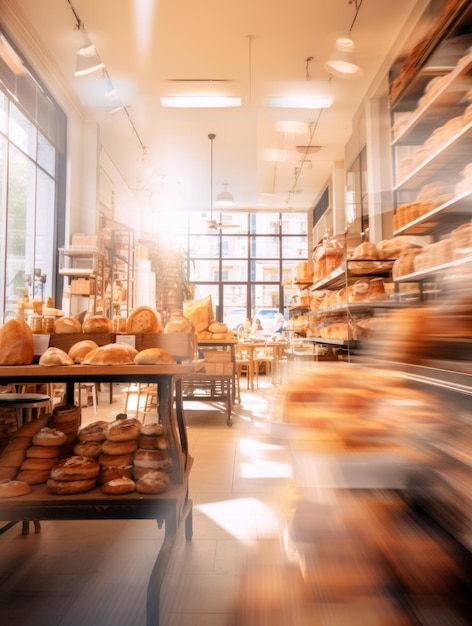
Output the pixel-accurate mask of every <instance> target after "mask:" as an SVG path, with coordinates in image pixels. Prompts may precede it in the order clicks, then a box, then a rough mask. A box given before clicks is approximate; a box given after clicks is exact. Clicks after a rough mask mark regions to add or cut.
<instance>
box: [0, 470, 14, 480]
mask: <svg viewBox="0 0 472 626" xmlns="http://www.w3.org/2000/svg"><path fill="white" fill-rule="evenodd" d="M17 473H18V468H17V467H0V480H13V479H14V478H16V475H17Z"/></svg>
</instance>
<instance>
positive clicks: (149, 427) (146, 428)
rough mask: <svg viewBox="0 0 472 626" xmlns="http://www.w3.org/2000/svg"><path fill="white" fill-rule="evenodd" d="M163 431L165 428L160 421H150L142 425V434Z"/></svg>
mask: <svg viewBox="0 0 472 626" xmlns="http://www.w3.org/2000/svg"><path fill="white" fill-rule="evenodd" d="M163 433H164V429H163V427H162V424H161V423H160V422H149V423H148V424H143V425H142V427H141V434H142V435H162V434H163Z"/></svg>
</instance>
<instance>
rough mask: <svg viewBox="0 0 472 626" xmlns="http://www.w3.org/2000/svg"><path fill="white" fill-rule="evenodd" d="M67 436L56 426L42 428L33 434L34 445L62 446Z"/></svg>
mask: <svg viewBox="0 0 472 626" xmlns="http://www.w3.org/2000/svg"><path fill="white" fill-rule="evenodd" d="M66 439H67V436H66V434H65V433H63V432H62V431H61V430H57V429H56V428H48V427H47V426H45V427H44V428H41V430H40V431H39V432H37V433H36V435H34V436H33V445H34V446H47V447H50V446H62V444H63V443H65V442H66Z"/></svg>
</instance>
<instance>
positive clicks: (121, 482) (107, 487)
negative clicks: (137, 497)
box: [102, 476, 136, 496]
mask: <svg viewBox="0 0 472 626" xmlns="http://www.w3.org/2000/svg"><path fill="white" fill-rule="evenodd" d="M135 488H136V485H135V482H134V480H131V478H126V477H125V476H123V477H122V478H114V479H113V480H109V481H108V482H107V483H105V484H104V485H103V487H102V491H103V493H107V494H109V495H113V496H116V495H122V494H124V493H131V492H132V491H134V490H135Z"/></svg>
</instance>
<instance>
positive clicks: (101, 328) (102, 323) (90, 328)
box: [82, 315, 113, 333]
mask: <svg viewBox="0 0 472 626" xmlns="http://www.w3.org/2000/svg"><path fill="white" fill-rule="evenodd" d="M82 330H83V332H84V333H111V331H112V330H113V324H112V322H111V320H109V319H108V317H104V316H103V315H92V317H87V318H86V319H85V320H84V322H83V324H82Z"/></svg>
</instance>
